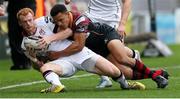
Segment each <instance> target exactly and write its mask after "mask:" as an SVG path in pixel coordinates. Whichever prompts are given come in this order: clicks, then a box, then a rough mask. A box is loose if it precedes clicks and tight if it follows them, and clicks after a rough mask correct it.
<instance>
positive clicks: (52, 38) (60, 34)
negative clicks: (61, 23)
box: [39, 28, 72, 47]
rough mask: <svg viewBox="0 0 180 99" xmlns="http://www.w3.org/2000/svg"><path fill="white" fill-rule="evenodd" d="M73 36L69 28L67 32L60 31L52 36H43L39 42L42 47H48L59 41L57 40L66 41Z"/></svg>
mask: <svg viewBox="0 0 180 99" xmlns="http://www.w3.org/2000/svg"><path fill="white" fill-rule="evenodd" d="M70 36H72V30H71V29H70V28H67V29H65V30H62V31H59V32H57V33H54V34H52V35H48V36H43V37H42V39H40V40H39V45H40V46H42V47H43V46H44V47H45V46H46V45H48V44H50V43H51V42H54V41H57V40H64V39H67V38H68V37H70Z"/></svg>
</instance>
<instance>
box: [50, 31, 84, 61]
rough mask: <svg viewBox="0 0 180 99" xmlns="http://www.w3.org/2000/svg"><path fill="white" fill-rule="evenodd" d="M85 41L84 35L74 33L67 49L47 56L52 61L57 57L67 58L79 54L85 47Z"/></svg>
mask: <svg viewBox="0 0 180 99" xmlns="http://www.w3.org/2000/svg"><path fill="white" fill-rule="evenodd" d="M85 41H86V33H75V34H74V41H73V42H72V44H71V45H70V46H69V47H67V48H66V49H64V50H62V51H58V52H50V53H49V55H48V56H49V58H50V59H52V60H54V59H57V58H59V57H64V56H69V55H72V54H75V53H77V52H80V51H81V50H82V49H83V47H84V46H85Z"/></svg>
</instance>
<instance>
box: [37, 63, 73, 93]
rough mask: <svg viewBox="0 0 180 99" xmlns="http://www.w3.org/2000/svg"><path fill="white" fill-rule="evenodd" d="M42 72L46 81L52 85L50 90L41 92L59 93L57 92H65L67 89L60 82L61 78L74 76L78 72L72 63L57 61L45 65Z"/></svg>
mask: <svg viewBox="0 0 180 99" xmlns="http://www.w3.org/2000/svg"><path fill="white" fill-rule="evenodd" d="M60 63H61V65H60ZM40 72H41V73H42V74H43V77H44V79H45V80H46V81H47V82H48V83H50V84H51V85H52V86H51V87H49V88H46V89H43V90H41V92H42V93H47V92H54V93H57V92H63V91H64V89H65V86H64V85H63V84H62V83H61V82H60V80H59V76H60V77H64V76H65V77H68V76H72V75H73V74H74V73H75V72H76V69H75V68H74V67H73V65H72V64H71V63H69V62H67V61H61V60H56V61H52V62H50V63H46V64H44V65H43V66H42V67H41V68H40Z"/></svg>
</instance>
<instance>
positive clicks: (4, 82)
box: [0, 0, 180, 98]
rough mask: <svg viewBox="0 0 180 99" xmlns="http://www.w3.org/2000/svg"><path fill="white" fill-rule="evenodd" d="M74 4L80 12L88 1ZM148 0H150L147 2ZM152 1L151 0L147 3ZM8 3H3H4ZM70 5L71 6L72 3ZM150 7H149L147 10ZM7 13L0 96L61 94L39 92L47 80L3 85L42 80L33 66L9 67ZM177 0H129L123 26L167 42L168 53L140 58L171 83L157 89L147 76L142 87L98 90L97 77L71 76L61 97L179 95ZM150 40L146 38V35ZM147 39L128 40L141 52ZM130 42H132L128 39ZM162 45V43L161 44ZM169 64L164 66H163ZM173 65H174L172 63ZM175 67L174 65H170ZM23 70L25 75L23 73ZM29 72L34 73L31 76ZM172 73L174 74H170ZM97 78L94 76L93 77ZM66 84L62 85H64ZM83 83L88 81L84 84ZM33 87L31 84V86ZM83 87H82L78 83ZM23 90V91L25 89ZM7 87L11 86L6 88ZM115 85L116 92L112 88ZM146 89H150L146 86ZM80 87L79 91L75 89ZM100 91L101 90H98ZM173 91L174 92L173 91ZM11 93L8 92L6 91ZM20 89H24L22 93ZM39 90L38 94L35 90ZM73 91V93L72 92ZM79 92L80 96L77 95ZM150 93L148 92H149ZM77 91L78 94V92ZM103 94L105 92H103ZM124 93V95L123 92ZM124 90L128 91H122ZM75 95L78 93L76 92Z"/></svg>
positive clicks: (2, 23) (1, 21)
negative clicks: (166, 75) (165, 74)
mask: <svg viewBox="0 0 180 99" xmlns="http://www.w3.org/2000/svg"><path fill="white" fill-rule="evenodd" d="M72 1H73V5H68V6H67V7H68V8H69V10H70V9H71V6H74V5H75V6H76V7H77V9H78V10H79V11H80V12H82V13H83V12H84V11H85V10H86V9H87V4H88V2H89V0H72ZM149 1H151V2H149ZM57 2H58V3H62V2H63V0H58V1H57ZM150 3H151V4H150ZM45 4H46V7H47V8H46V9H47V13H48V11H49V9H50V7H49V4H48V2H47V1H46V2H45ZM6 5H7V3H5V4H4V6H6ZM72 8H73V7H72ZM150 9H151V11H150ZM151 13H154V17H155V21H154V20H152V17H151ZM7 16H8V15H7V14H6V15H5V16H0V98H1V97H11V98H12V97H24V98H25V97H61V96H60V95H59V96H58V95H55V94H52V95H49V96H48V95H45V96H42V95H41V96H38V95H39V93H38V90H39V88H43V87H44V86H47V84H45V83H44V84H41V83H40V84H37V85H32V87H24V88H22V87H21V88H16V87H13V88H14V89H13V88H7V89H5V90H4V89H3V88H4V87H6V86H9V85H16V84H20V83H22V82H33V81H37V80H43V78H42V77H41V75H39V73H37V72H36V71H34V70H30V71H26V70H25V71H10V70H9V68H10V66H11V60H10V48H9V44H8V37H7V31H8V29H7ZM179 18H180V0H132V12H131V14H130V16H129V20H128V24H127V27H126V29H127V30H126V31H127V37H128V36H133V35H141V34H149V33H154V34H155V36H156V37H155V38H157V39H158V40H160V41H162V42H163V44H165V45H167V47H169V48H170V50H171V51H172V53H173V54H172V55H171V56H168V57H149V58H143V60H144V61H145V63H147V64H149V65H153V66H154V65H156V66H158V67H160V68H165V69H167V70H168V71H169V72H170V74H171V77H170V79H171V78H172V80H170V84H173V85H170V86H169V87H168V88H167V89H165V90H161V91H159V90H156V88H155V84H150V85H149V82H151V81H149V80H143V81H142V82H143V83H145V85H147V86H146V87H147V90H146V91H144V92H142V91H130V92H128V91H123V92H122V93H121V94H122V95H119V94H118V93H120V92H119V91H117V90H118V88H116V87H117V85H115V86H113V87H112V88H110V89H104V90H97V89H95V86H96V84H97V83H98V81H99V80H98V77H95V76H93V77H92V78H91V77H89V78H90V80H88V79H87V78H86V79H85V78H82V80H77V78H76V79H72V80H71V83H69V82H68V80H64V81H63V83H66V84H67V86H69V89H70V93H69V94H64V95H62V97H83V98H86V96H87V97H96V98H100V97H126V98H128V97H151V98H152V97H161V98H164V97H180V95H179V94H178V93H179V92H178V90H179V89H180V83H179V78H178V77H179V76H180V73H178V72H179V71H178V70H179V68H180V62H178V61H179V59H180V52H179V49H180V20H179ZM152 21H154V22H155V27H156V30H155V31H154V30H152ZM148 40H149V39H148ZM148 40H145V41H143V42H140V43H139V42H138V43H133V44H128V46H130V47H131V48H136V49H138V50H140V52H143V50H144V49H145V46H147V44H148V42H149V41H148ZM131 43H132V42H131ZM160 47H162V46H160ZM165 65H167V66H169V67H163V66H165ZM173 66H174V67H173ZM158 67H152V68H158ZM172 68H174V69H172ZM24 74H26V75H24ZM81 74H84V73H83V72H80V73H78V74H77V75H81ZM32 75H33V76H34V75H35V76H34V77H32ZM173 77H174V78H173ZM175 77H177V78H175ZM95 79H96V80H95ZM79 82H80V83H85V85H81V84H80V83H79ZM89 82H90V83H89ZM66 84H65V85H66ZM86 84H88V85H87V86H86ZM33 86H34V87H35V88H34V87H33ZM78 86H80V87H82V89H81V88H80V87H78ZM26 88H27V90H28V91H25V93H23V91H24V90H26ZM8 89H11V91H9V90H8ZM114 89H115V92H114V91H113V90H114ZM148 89H149V90H148ZM76 91H79V92H76ZM84 91H87V93H85V92H84ZM101 91H102V93H101ZM173 91H174V92H173ZM9 92H10V94H12V96H10V95H9V94H8V93H9ZM21 92H22V93H23V94H22V95H19V94H21ZM28 92H32V95H30V94H29V93H28ZM36 93H38V94H36ZM73 93H75V94H73ZM81 93H83V94H82V96H81V95H80V94H81ZM95 93H97V95H95ZM149 93H151V94H149ZM78 94H79V95H78ZM105 94H106V95H105ZM123 94H124V95H123ZM125 94H127V95H125ZM76 95H77V96H76Z"/></svg>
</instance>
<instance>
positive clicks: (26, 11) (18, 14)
mask: <svg viewBox="0 0 180 99" xmlns="http://www.w3.org/2000/svg"><path fill="white" fill-rule="evenodd" d="M28 13H31V14H32V15H33V16H34V12H33V10H32V9H30V8H23V9H21V10H19V11H18V13H17V14H16V17H17V19H18V20H19V19H20V16H21V15H22V16H26V15H28Z"/></svg>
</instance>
